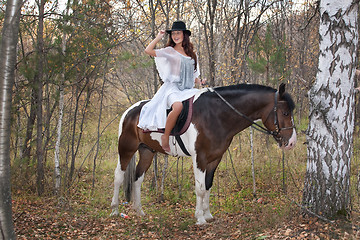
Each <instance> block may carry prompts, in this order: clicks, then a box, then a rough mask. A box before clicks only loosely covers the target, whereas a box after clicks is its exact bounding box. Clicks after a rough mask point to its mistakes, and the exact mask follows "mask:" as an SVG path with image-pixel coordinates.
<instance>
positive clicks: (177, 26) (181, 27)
mask: <svg viewBox="0 0 360 240" xmlns="http://www.w3.org/2000/svg"><path fill="white" fill-rule="evenodd" d="M172 31H184V32H186V33H187V34H188V35H189V36H190V35H191V32H190V30H187V29H186V25H185V23H184V22H183V21H175V22H174V23H173V25H172V27H171V29H170V30H166V32H167V33H168V34H171V32H172Z"/></svg>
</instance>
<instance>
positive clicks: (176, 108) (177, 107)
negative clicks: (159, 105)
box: [161, 102, 183, 152]
mask: <svg viewBox="0 0 360 240" xmlns="http://www.w3.org/2000/svg"><path fill="white" fill-rule="evenodd" d="M182 108H183V105H182V103H181V102H174V103H173V105H172V111H171V112H170V113H169V115H168V117H167V119H166V124H165V133H164V135H162V136H161V146H162V148H163V149H164V151H165V152H170V145H169V136H170V133H171V130H172V129H173V128H174V126H175V124H176V120H177V119H178V117H179V115H180V113H181V110H182Z"/></svg>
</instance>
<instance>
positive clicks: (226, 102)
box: [208, 88, 295, 138]
mask: <svg viewBox="0 0 360 240" xmlns="http://www.w3.org/2000/svg"><path fill="white" fill-rule="evenodd" d="M208 90H209V91H210V92H214V93H216V95H217V96H218V97H219V98H220V99H221V100H222V101H223V102H224V103H225V104H226V105H228V106H229V107H230V108H231V109H232V110H233V111H234V112H235V113H237V114H238V115H239V116H241V117H243V118H245V119H246V120H248V121H249V122H251V123H252V124H253V125H255V126H253V128H255V129H256V130H258V131H259V132H262V133H265V134H268V135H272V136H273V137H275V138H278V137H277V136H278V135H279V133H280V131H281V130H286V129H291V128H294V127H295V126H291V127H286V128H280V126H279V121H278V115H277V102H278V101H277V98H278V94H279V92H278V91H276V92H275V104H274V108H273V112H274V113H275V119H274V124H275V127H276V131H270V130H268V129H266V128H264V127H263V126H261V125H259V124H257V123H256V122H254V120H252V119H251V118H249V117H248V116H246V115H245V114H243V113H241V112H239V111H238V110H237V109H236V108H235V107H234V106H233V105H231V104H230V103H229V102H228V101H226V99H225V98H224V97H223V96H221V95H220V93H218V92H217V91H216V90H215V89H213V88H208ZM269 115H270V113H269ZM269 115H268V117H267V118H269ZM267 118H266V119H267Z"/></svg>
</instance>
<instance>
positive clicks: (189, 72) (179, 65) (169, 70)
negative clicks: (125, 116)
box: [138, 47, 200, 131]
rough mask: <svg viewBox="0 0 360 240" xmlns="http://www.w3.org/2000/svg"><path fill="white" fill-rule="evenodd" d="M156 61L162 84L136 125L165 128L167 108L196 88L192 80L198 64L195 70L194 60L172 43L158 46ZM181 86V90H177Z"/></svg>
mask: <svg viewBox="0 0 360 240" xmlns="http://www.w3.org/2000/svg"><path fill="white" fill-rule="evenodd" d="M155 51H156V57H155V64H156V68H157V70H158V72H159V75H160V78H161V80H162V81H163V82H164V84H163V85H162V86H161V87H160V89H159V90H158V91H157V93H156V94H155V95H154V97H153V98H152V99H151V100H150V101H149V102H148V103H146V104H145V105H144V106H143V108H142V109H141V112H140V118H139V124H138V127H139V128H142V129H144V130H150V131H156V130H158V129H163V128H165V123H166V109H169V108H171V106H172V104H173V103H174V102H181V101H184V100H186V99H188V98H191V97H192V96H193V95H195V94H196V93H197V92H198V91H199V90H198V89H196V88H193V87H194V82H195V79H196V78H197V77H199V75H200V71H199V67H197V71H195V70H194V63H195V61H194V60H193V59H191V58H190V57H187V56H184V55H182V54H181V53H179V52H177V51H176V50H175V49H174V48H172V47H166V48H162V49H157V50H155ZM180 89H182V90H180Z"/></svg>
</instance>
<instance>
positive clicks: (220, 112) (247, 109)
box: [111, 84, 296, 225]
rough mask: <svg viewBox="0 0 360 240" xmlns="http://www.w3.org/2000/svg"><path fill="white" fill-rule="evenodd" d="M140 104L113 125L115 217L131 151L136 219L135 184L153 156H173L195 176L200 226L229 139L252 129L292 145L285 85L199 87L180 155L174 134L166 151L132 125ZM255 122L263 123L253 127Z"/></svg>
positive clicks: (152, 134) (137, 190) (138, 197)
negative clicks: (183, 159) (185, 160)
mask: <svg viewBox="0 0 360 240" xmlns="http://www.w3.org/2000/svg"><path fill="white" fill-rule="evenodd" d="M145 103H146V102H145V101H141V102H138V103H136V104H134V105H133V106H131V107H130V108H128V109H127V110H126V111H125V112H124V113H123V115H122V117H121V120H120V124H119V139H118V163H117V167H116V169H115V177H114V195H113V198H112V203H111V208H112V213H111V216H116V215H118V214H119V210H118V208H119V189H120V185H121V184H122V183H123V181H124V178H125V171H126V169H127V167H128V165H129V162H130V160H131V159H132V157H133V155H134V154H135V153H136V151H139V161H138V164H137V166H136V169H135V168H134V169H135V170H134V171H135V173H134V175H135V178H134V183H133V191H132V201H133V205H132V207H133V208H134V209H135V210H136V213H137V215H139V216H144V215H145V214H144V212H143V210H142V207H141V184H142V182H143V180H144V175H145V173H146V171H147V170H148V169H149V167H150V165H151V163H152V159H153V156H154V154H155V153H156V152H159V153H163V154H169V155H173V156H186V154H185V152H188V153H189V155H191V157H192V161H193V170H194V175H195V192H196V208H195V217H196V220H197V221H196V224H198V225H202V224H205V223H207V221H211V220H212V219H213V216H212V214H211V213H210V206H209V197H210V190H211V187H212V184H213V179H214V174H215V170H216V168H217V166H218V165H219V163H220V161H221V158H222V156H223V154H224V152H225V151H226V150H227V148H228V147H229V145H230V143H231V141H232V139H233V137H234V136H235V135H236V134H237V133H239V132H241V131H242V130H244V129H246V128H247V127H249V126H251V125H253V126H254V127H255V128H257V129H259V130H260V131H263V132H265V133H266V134H269V135H272V136H273V137H274V139H275V140H276V142H277V143H278V145H279V147H280V148H282V149H285V150H290V149H292V148H293V147H294V146H295V144H296V130H295V125H294V120H293V115H292V114H293V109H294V108H295V104H294V102H293V100H292V98H291V96H290V94H288V93H286V92H285V84H281V85H280V86H279V89H278V90H277V89H274V88H271V87H268V86H263V85H256V84H239V85H232V86H226V87H216V88H203V89H201V90H199V92H198V93H197V94H196V95H195V96H194V100H193V107H192V108H193V109H192V110H193V115H192V119H191V122H190V125H189V127H188V129H187V130H186V132H184V133H183V134H182V135H181V136H180V137H181V140H182V141H183V145H184V146H185V147H186V150H185V151H183V150H182V148H181V147H180V146H179V143H178V142H177V141H175V138H174V136H170V143H171V144H170V150H171V151H170V152H164V150H163V149H162V147H161V135H162V133H159V132H145V131H143V130H142V129H140V128H138V127H137V124H138V121H139V114H140V111H141V108H142V106H143V105H144V104H145ZM258 120H261V121H262V124H263V125H260V124H258V123H256V121H258Z"/></svg>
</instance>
